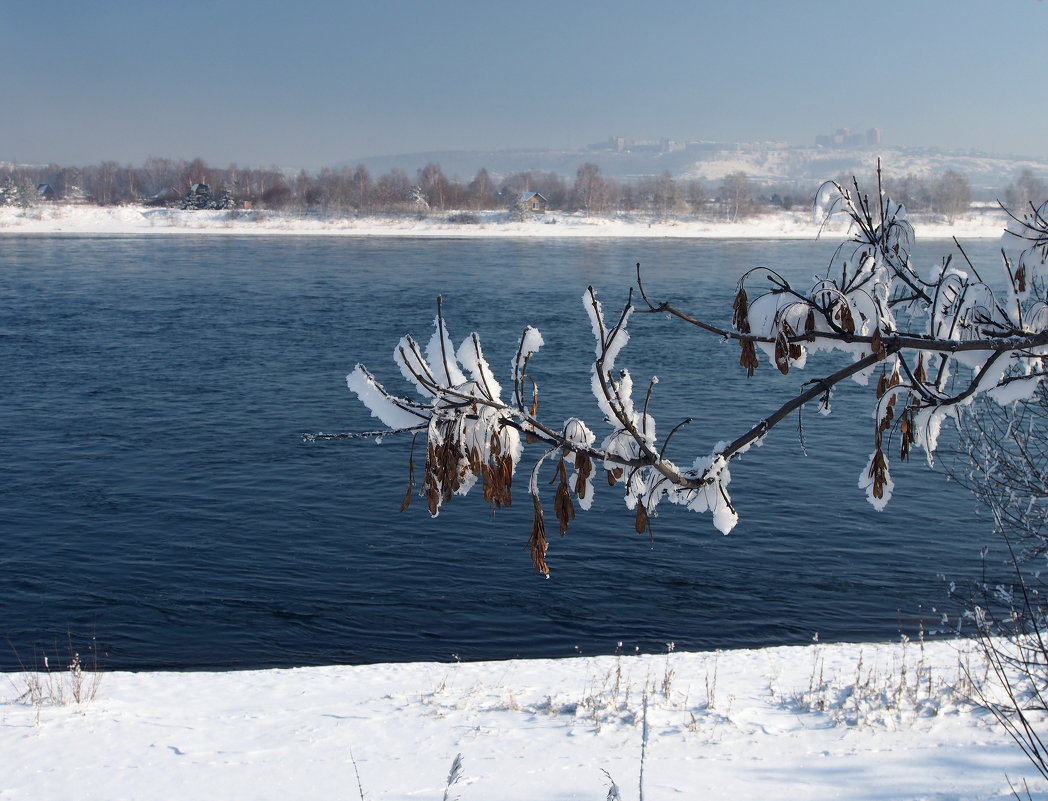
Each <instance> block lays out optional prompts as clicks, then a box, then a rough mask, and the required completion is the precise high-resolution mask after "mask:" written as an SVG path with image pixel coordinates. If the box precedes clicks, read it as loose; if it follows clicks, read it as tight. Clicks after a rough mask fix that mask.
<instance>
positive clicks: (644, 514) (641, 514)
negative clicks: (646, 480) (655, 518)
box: [633, 501, 648, 534]
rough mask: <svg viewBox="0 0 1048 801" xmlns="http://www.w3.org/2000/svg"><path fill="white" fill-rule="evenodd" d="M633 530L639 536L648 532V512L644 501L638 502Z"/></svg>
mask: <svg viewBox="0 0 1048 801" xmlns="http://www.w3.org/2000/svg"><path fill="white" fill-rule="evenodd" d="M633 528H634V529H636V531H637V533H638V534H643V533H645V532H646V531H647V530H648V510H647V509H646V508H645V507H644V503H643V501H637V517H636V519H635V520H634V521H633Z"/></svg>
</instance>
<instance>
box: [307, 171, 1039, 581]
mask: <svg viewBox="0 0 1048 801" xmlns="http://www.w3.org/2000/svg"><path fill="white" fill-rule="evenodd" d="M878 189H879V188H878ZM818 211H819V212H820V213H821V214H825V215H827V216H828V215H831V214H845V215H847V216H848V217H849V218H850V220H851V222H852V235H851V238H850V239H849V240H848V241H846V242H844V243H842V244H841V245H840V247H839V248H838V249H837V251H836V255H835V258H834V260H833V261H832V262H831V265H830V268H829V270H828V271H827V274H826V275H824V276H819V277H817V278H816V279H815V280H814V282H813V283H812V284H811V285H810V286H802V287H798V286H794V285H792V284H791V283H790V282H789V281H788V280H787V279H786V278H784V277H783V276H782V275H780V274H779V273H778V272H776V271H774V270H771V269H767V268H759V269H755V270H751V271H749V272H748V273H746V274H745V275H744V276H743V277H742V278H741V279H740V281H739V284H738V289H737V292H736V295H735V300H734V303H733V306H732V323H731V326H730V327H727V326H721V325H715V324H712V323H710V322H707V321H703V320H700V319H699V318H697V317H695V316H694V315H692V314H690V313H688V312H686V311H684V310H682V309H680V308H678V307H677V306H675V305H673V304H672V303H670V302H668V301H656V300H652V298H651V296H650V295H649V292H648V290H647V289H646V288H645V287H644V285H643V283H642V281H641V276H640V270H639V265H638V280H637V290H638V293H639V296H640V298H641V300H642V306H641V307H640V308H635V307H634V305H633V293H632V291H631V292H630V295H629V297H628V299H627V301H626V303H625V304H624V305H623V306H622V308H621V309H620V310H619V311H618V312H617V313H616V314H615V315H614V316H611V317H609V316H606V314H605V310H604V307H603V305H602V303H601V301H600V300H599V299H598V296H597V292H596V291H595V290H594V289H593V288H592V287H589V288H587V290H586V291H585V292H584V293H583V296H582V304H583V308H584V310H585V312H586V314H587V315H588V317H589V320H590V324H591V328H592V332H593V338H594V358H593V361H592V362H591V365H590V372H591V379H590V386H591V391H592V394H593V397H594V400H595V401H596V406H597V411H598V412H599V414H600V417H601V418H602V423H603V425H604V426H605V428H606V430H605V433H604V435H603V437H602V438H601V437H599V436H598V434H597V433H595V430H594V429H593V428H591V427H590V425H588V424H587V423H586V422H584V420H583V418H582V417H581V416H573V417H571V418H570V419H568V420H567V421H565V422H564V423H563V424H560V425H558V424H553V423H551V422H549V421H542V420H540V419H539V415H538V397H539V388H538V385H537V383H536V382H535V381H534V380H533V379H532V377H531V376H530V375H529V373H528V365H529V363H530V360H531V359H532V358H533V357H534V356H535V354H536V353H538V351H539V349H540V348H541V347H542V345H543V340H542V336H541V334H540V333H539V332H538V331H537V330H536V329H534V328H530V327H529V328H526V329H525V330H524V332H523V334H522V335H521V337H520V341H519V344H518V346H517V348H516V351H515V354H514V357H513V360H512V363H511V365H510V369H511V376H512V381H513V396H512V399H511V401H510V402H508V403H507V402H504V401H503V400H502V397H501V393H502V387H501V385H500V384H499V382H498V380H497V379H496V376H495V372H494V371H493V370H492V369H491V368H490V366H489V365H488V363H487V361H486V360H485V358H484V354H483V350H482V348H481V345H480V338H479V337H478V335H477V334H475V333H473V334H470V335H469V336H468V337H466V338H465V339H464V340H463V341H462V343H461V344H460V345H459V347H458V348H457V349H456V348H455V347H454V346H453V343H452V340H451V335H450V333H449V332H448V329H447V326H446V325H445V321H444V316H443V311H442V308H441V306H440V302H439V300H438V307H437V316H436V318H435V319H434V334H433V336H432V337H431V338H430V340H429V342H428V344H427V346H426V347H425V348H424V349H423V348H422V347H421V346H420V345H419V344H418V343H417V342H416V341H415V340H413V339H412V338H411V337H408V336H406V337H404V338H403V339H402V340H401V342H400V344H399V345H398V347H397V348H396V350H395V353H394V360H395V361H396V363H397V364H398V366H399V367H400V371H401V373H402V375H403V376H404V378H405V379H406V380H407V381H408V382H409V383H410V384H412V385H413V386H414V387H415V390H416V392H417V393H418V394H419V395H420V396H421V397H422V400H421V401H419V400H410V399H405V398H401V397H397V396H395V395H392V394H391V393H389V392H387V391H386V390H385V388H384V387H383V386H382V385H381V384H380V383H379V382H378V381H377V380H376V379H375V378H374V377H373V376H372V375H371V373H369V372H368V371H367V370H366V369H365V368H364V367H363V366H361V365H358V366H357V367H356V369H355V370H354V372H352V373H351V374H350V375H349V376H348V378H347V383H348V385H349V388H350V389H351V390H353V391H354V392H355V393H356V394H357V396H358V397H359V398H360V400H361V402H363V403H364V404H365V405H366V406H367V407H368V408H369V409H370V410H371V412H372V414H373V415H374V416H375V417H377V418H378V419H380V420H381V421H382V422H383V424H385V425H386V426H388V427H389V428H390V430H391V431H392V432H397V431H403V432H420V431H422V430H425V431H426V437H427V457H426V466H425V477H424V480H423V482H422V486H421V490H420V491H421V494H422V495H423V496H424V497H425V498H426V500H427V504H428V507H429V511H430V513H431V514H433V515H436V514H437V513H438V512H439V508H440V506H441V504H442V503H446V502H447V501H449V500H450V499H451V498H452V497H453V496H454V495H456V494H458V495H465V494H466V493H467V492H469V490H470V489H471V488H472V487H473V486H474V485H475V484H476V483H477V482H478V481H479V482H480V483H481V484H482V486H483V488H484V496H485V499H486V500H488V502H489V503H491V504H492V505H494V506H496V507H497V506H504V505H505V506H508V505H509V504H510V503H511V502H512V495H511V485H512V481H513V476H514V474H515V471H516V468H517V466H518V464H519V461H520V458H521V453H522V450H523V445H524V444H525V443H541V444H543V445H544V447H545V448H546V450H545V452H544V454H543V455H542V456H541V458H539V459H538V461H537V463H536V464H535V465H534V467H533V468H532V471H531V480H530V481H529V494H530V495H531V496H532V505H533V509H534V514H535V520H534V524H533V527H532V537H531V552H532V557H533V560H534V563H535V566H536V568H537V569H538V570H540V571H541V572H543V573H547V574H548V567H547V565H546V561H545V554H546V550H547V547H548V546H547V541H546V536H545V522H544V518H543V508H544V507H543V503H542V501H541V500H540V497H539V489H538V487H539V481H538V475H539V473H540V472H541V471H544V470H548V469H552V471H553V480H552V482H551V483H555V484H556V489H555V491H554V497H553V509H554V511H555V514H556V516H557V519H558V522H559V528H560V531H561V533H564V532H565V531H566V530H567V528H568V525H569V524H570V521H571V520H572V519H573V518H574V516H575V506H576V504H577V505H578V506H580V507H581V508H583V509H588V508H589V506H590V504H591V503H592V499H593V494H594V487H593V480H592V479H593V473H594V469H595V467H596V466H598V465H599V466H601V467H603V469H604V471H605V474H606V476H607V479H608V483H609V484H610V485H611V486H619V487H621V489H622V492H623V498H624V502H625V504H626V506H627V508H629V509H631V510H633V511H635V514H636V528H637V530H638V531H645V530H647V528H648V526H649V521H650V518H651V517H652V516H653V515H655V514H657V511H656V510H657V507H658V505H659V504H660V503H661V502H662V501H664V500H665V501H669V502H670V503H674V504H678V505H682V506H686V507H688V508H689V509H692V510H694V511H709V512H711V514H712V516H713V520H714V523H715V525H716V526H717V528H719V529H720V530H721V531H723V532H724V533H728V532H729V531H730V530H731V529H732V527H733V526H734V525H735V523H736V521H737V519H738V518H737V514H736V511H735V508H734V505H733V504H732V501H731V498H730V495H729V493H728V485H729V483H730V473H729V469H728V468H729V464H730V462H731V461H732V460H733V459H734V458H735V457H737V456H738V455H740V454H741V453H743V452H745V451H746V450H747V449H749V448H750V447H751V446H752V445H753V444H755V443H757V442H758V441H759V440H761V439H762V438H763V437H764V436H766V435H767V434H768V432H769V431H771V430H772V429H773V428H774V427H775V426H776V425H777V424H778V423H779V422H781V421H782V420H784V419H785V418H787V417H788V416H789V415H791V414H792V413H793V412H794V411H797V410H798V409H800V408H801V407H802V406H803V405H805V404H807V403H809V402H812V401H815V400H818V401H819V403H820V407H821V409H822V410H823V411H824V412H828V411H829V409H830V398H831V394H832V391H833V390H834V389H835V388H836V387H838V385H840V384H841V382H843V381H844V380H845V379H848V378H853V379H855V380H856V381H857V382H858V383H859V384H861V385H866V384H867V383H868V382H869V379H870V378H871V377H872V376H874V375H875V374H876V377H877V381H876V390H875V392H874V394H873V396H872V397H871V408H872V420H873V434H874V436H873V441H874V450H873V452H872V453H871V455H870V459H869V462H868V465H867V468H866V469H865V470H864V471H863V473H862V475H861V476H860V478H859V486H860V488H862V489H865V490H866V492H867V494H868V497H869V500H870V502H871V503H872V504H873V505H874V506H875V507H877V508H883V507H884V505H885V504H886V503H887V502H888V500H889V498H890V497H891V492H892V487H893V484H892V479H891V476H890V458H889V455H888V452H887V443H888V441H897V442H898V453H899V458H900V459H907V458H909V454H910V452H911V450H912V448H913V447H919V448H921V449H923V450H924V451H925V453H926V455H927V458H928V460H929V462H930V461H931V460H932V458H933V454H934V452H935V449H936V445H937V443H938V437H939V431H940V429H941V426H942V423H943V422H944V421H945V420H946V419H950V418H954V417H956V416H957V415H958V414H959V413H960V412H961V409H962V408H963V407H965V406H967V405H968V404H970V403H971V402H972V400H973V399H974V398H976V397H977V396H979V395H985V396H987V397H992V398H994V399H995V400H997V401H998V402H1000V403H1010V402H1012V401H1014V400H1015V399H1017V398H1021V397H1028V396H1029V395H1030V394H1031V393H1033V392H1034V390H1035V389H1036V388H1037V386H1038V384H1039V383H1040V382H1041V380H1042V378H1043V377H1044V375H1045V373H1046V365H1045V364H1044V360H1045V356H1046V355H1048V303H1046V298H1045V295H1044V290H1043V287H1044V285H1045V283H1044V280H1043V278H1044V276H1043V273H1044V269H1045V256H1046V255H1048V222H1046V217H1048V215H1046V214H1045V211H1046V208H1045V207H1044V206H1042V207H1041V208H1040V209H1033V210H1032V212H1031V213H1030V214H1027V215H1026V216H1025V217H1023V218H1022V219H1021V220H1019V219H1018V218H1016V219H1015V220H1014V221H1013V225H1012V229H1011V234H1012V235H1013V236H1014V237H1015V238H1016V239H1017V241H1021V242H1023V244H1024V245H1025V246H1026V247H1025V249H1024V251H1023V252H1022V254H1021V255H1020V256H1019V258H1018V261H1017V262H1015V264H1012V263H1011V262H1009V261H1008V260H1007V259H1005V260H1004V262H1003V264H1002V265H1001V267H1002V278H1001V281H1000V282H999V283H1000V284H1001V285H1002V286H1003V287H1004V293H1003V295H1002V296H1001V297H998V296H997V295H996V294H995V292H994V291H993V290H992V289H991V287H990V285H989V284H987V283H984V282H983V280H982V279H981V277H980V275H979V272H978V270H976V268H975V266H974V265H972V264H971V262H970V261H968V259H967V256H966V255H965V254H963V251H962V255H963V256H964V261H965V262H967V265H966V266H967V269H961V268H960V267H959V266H957V265H956V264H954V263H953V260H952V259H950V258H946V259H944V260H943V261H942V263H941V264H940V265H938V266H936V267H935V268H934V269H932V270H931V271H930V272H929V273H928V274H927V275H926V276H923V277H922V275H921V273H920V272H919V271H918V270H917V269H916V268H915V267H914V266H913V265H912V264H911V261H910V248H911V246H912V243H913V229H912V228H911V227H910V225H909V223H907V222H906V211H905V209H904V208H903V207H902V206H900V205H898V204H895V203H893V202H892V201H891V200H890V199H888V198H887V197H886V196H883V194H881V193H880V192H879V191H878V194H877V195H876V196H875V197H874V198H873V200H871V199H870V197H869V196H868V195H864V194H862V193H861V191H860V189H859V186H858V184H854V185H853V186H852V187H849V188H846V187H844V186H842V185H840V184H837V183H829V184H827V185H825V186H824V187H823V189H822V191H821V192H820V197H819V209H818ZM757 278H759V279H761V284H760V286H759V290H758V291H754V287H753V282H754V280H755V279H757ZM656 312H664V313H668V314H670V315H672V316H673V317H674V318H677V319H679V320H683V321H685V322H687V323H689V324H691V325H694V326H696V327H697V328H699V329H701V330H703V331H705V332H709V333H712V334H715V335H716V336H718V337H721V338H724V339H729V340H734V341H736V342H738V343H739V346H740V348H741V354H740V358H739V364H740V366H741V367H742V368H744V369H745V370H746V371H747V373H748V374H750V375H752V374H753V373H754V372H755V371H756V370H757V369H758V368H759V367H760V365H761V363H762V361H763V359H767V360H768V361H769V362H770V363H771V364H773V365H775V368H776V369H777V370H778V371H779V372H780V373H782V374H784V375H785V374H788V373H789V372H790V371H791V370H794V369H802V368H804V367H806V366H807V365H808V363H809V359H810V358H811V357H815V356H818V355H820V354H823V353H829V352H838V353H841V354H844V356H845V358H847V359H848V363H847V364H846V365H844V366H843V367H838V368H837V369H835V370H833V371H832V372H830V373H828V374H827V375H825V376H824V377H822V378H817V379H815V380H812V381H809V382H807V383H806V384H805V385H804V387H803V388H802V391H800V392H799V393H797V394H795V395H793V396H791V397H789V398H787V399H786V401H785V402H783V403H782V404H781V405H780V406H779V407H778V409H776V410H774V411H773V412H772V413H771V414H769V415H768V416H767V417H765V418H764V419H762V420H761V421H759V422H758V423H757V424H756V425H755V426H751V427H750V428H749V429H748V430H747V431H745V432H743V433H742V434H740V435H738V436H736V437H735V438H734V439H732V440H730V441H725V442H722V443H719V444H717V445H716V446H715V447H714V448H713V449H712V451H711V452H710V453H708V454H705V455H699V456H698V457H691V458H690V461H686V462H685V463H684V464H686V465H687V466H686V467H679V466H678V464H677V462H675V461H673V460H671V459H670V458H669V457H668V456H667V451H668V450H669V448H668V445H669V442H668V439H667V440H666V441H663V442H660V441H659V439H658V436H657V431H656V421H655V419H654V418H653V417H652V415H651V414H650V413H649V400H650V398H651V395H652V393H653V392H654V391H655V390H656V386H657V385H658V379H657V378H651V379H650V381H649V382H648V384H647V390H646V392H645V394H644V397H643V398H642V399H640V400H639V401H638V398H636V397H635V395H634V384H633V378H632V375H631V374H630V372H629V371H628V370H626V369H624V368H621V367H619V366H618V364H617V362H618V359H619V357H620V355H621V353H622V352H623V349H624V348H625V347H626V345H627V344H628V342H629V326H630V325H631V323H632V322H633V321H634V318H635V316H636V314H637V313H642V314H644V313H656ZM762 354H763V358H762ZM467 375H468V377H467ZM671 378H672V377H671ZM659 386H661V385H659ZM696 400H697V402H701V399H696ZM686 422H688V421H675V424H674V425H673V427H672V429H671V431H670V433H671V435H672V433H673V432H674V431H676V430H677V429H678V428H679V427H680V426H681V425H684V424H685V423H686ZM890 431H894V432H896V433H897V436H896V437H892V438H888V437H885V436H884V434H885V433H887V432H890ZM316 436H317V437H318V438H319V437H321V436H323V435H316ZM336 436H344V435H336ZM522 436H523V441H522ZM598 441H599V444H598Z"/></svg>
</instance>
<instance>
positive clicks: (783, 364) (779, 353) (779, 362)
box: [775, 323, 790, 375]
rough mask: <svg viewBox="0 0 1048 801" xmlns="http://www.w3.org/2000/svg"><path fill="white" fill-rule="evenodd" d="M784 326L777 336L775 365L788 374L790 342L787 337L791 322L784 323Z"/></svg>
mask: <svg viewBox="0 0 1048 801" xmlns="http://www.w3.org/2000/svg"><path fill="white" fill-rule="evenodd" d="M782 327H783V330H780V331H779V334H778V336H776V337H775V366H776V367H778V368H779V372H780V373H782V374H783V375H786V374H788V373H789V372H790V343H789V341H788V340H787V339H786V337H787V334H786V329H789V324H788V323H783V325H782Z"/></svg>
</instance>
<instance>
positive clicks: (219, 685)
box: [0, 641, 1044, 801]
mask: <svg viewBox="0 0 1048 801" xmlns="http://www.w3.org/2000/svg"><path fill="white" fill-rule="evenodd" d="M978 663H979V659H978V656H977V652H976V651H975V650H974V648H973V646H972V644H971V643H968V642H965V641H935V642H932V643H927V644H923V645H922V644H920V643H912V642H911V643H903V644H893V645H870V644H867V645H813V646H809V647H782V648H768V649H763V650H756V651H753V650H739V651H726V652H718V653H673V652H668V653H666V654H662V655H655V656H622V657H614V656H610V657H595V658H574V659H563V660H555V661H553V660H534V661H511V662H487V663H462V664H437V663H415V664H380V665H367V666H359V667H348V666H341V667H321V668H302V669H295V670H264V671H245V672H225V673H104V674H101V680H100V682H99V684H98V686H97V692H96V694H95V698H94V700H92V701H90V702H86V703H82V704H79V705H77V704H72V703H71V704H68V705H65V706H55V705H52V704H50V703H49V702H47V700H46V699H45V700H44V701H43V703H42V704H41V705H36V706H34V705H33V704H31V703H28V701H23V702H17V701H15V700H14V698H16V697H17V696H18V695H19V694H20V693H22V692H23V691H24V690H25V688H26V676H25V675H24V674H6V675H0V700H2V704H0V788H2V792H0V796H2V797H3V798H4V799H12V801H28V800H29V799H33V801H39V800H40V799H65V798H74V797H75V798H79V799H82V801H90V800H91V799H142V798H160V799H163V798H177V799H179V801H194V799H208V800H209V801H211V800H212V799H234V798H250V799H254V800H255V801H264V799H279V800H280V801H286V799H298V798H338V799H356V798H359V797H361V795H363V797H364V798H366V799H368V801H372V800H373V799H374V800H376V801H377V799H411V798H426V799H440V798H441V795H442V793H443V791H444V785H445V780H446V777H447V775H448V772H449V769H450V767H451V764H452V760H453V758H454V757H455V755H456V754H459V753H461V754H462V756H463V760H464V771H463V777H462V780H461V781H460V782H459V783H458V785H457V786H456V787H455V788H454V790H453V792H452V793H451V796H450V797H453V798H454V797H458V798H461V799H462V801H531V800H532V799H594V800H596V799H603V798H605V797H606V795H607V790H608V787H609V784H608V780H607V778H606V777H605V774H604V771H607V773H608V774H609V775H610V776H611V777H612V778H613V779H614V781H615V782H616V783H617V784H618V786H619V788H620V791H621V794H622V798H623V799H624V801H629V799H636V798H637V795H638V793H637V787H638V774H639V771H640V766H641V751H642V746H643V741H644V737H645V734H644V732H645V712H644V709H645V698H646V699H647V729H648V736H647V744H646V747H645V748H646V756H645V761H644V794H645V797H646V798H648V799H667V798H688V799H714V798H730V799H733V801H751V800H752V801H758V799H759V800H760V801H766V799H768V798H776V799H784V800H786V799H805V801H819V800H820V799H831V798H832V799H879V800H881V801H889V800H894V799H929V800H930V799H938V800H939V801H947V799H949V800H950V801H956V800H957V799H965V801H976V800H977V799H996V798H1003V797H1008V796H1009V790H1008V781H1007V779H1006V774H1007V776H1008V777H1010V778H1011V779H1012V781H1017V780H1021V779H1022V777H1031V776H1032V774H1033V770H1032V768H1031V767H1030V766H1028V765H1027V763H1026V762H1025V759H1024V757H1023V756H1022V754H1021V753H1020V752H1019V750H1018V749H1017V748H1016V747H1015V746H1014V745H1013V744H1012V743H1011V741H1010V740H1009V739H1008V738H1007V736H1006V735H1005V733H1004V732H1003V730H1002V729H1001V728H1000V727H999V726H998V725H997V724H996V723H995V722H994V720H993V718H992V716H991V715H990V714H989V712H987V711H986V710H985V709H982V708H979V707H977V706H975V705H974V704H972V703H970V701H969V700H968V699H969V698H970V691H969V690H968V689H967V688H966V684H967V682H968V679H967V677H966V668H968V669H969V670H971V671H972V672H973V674H974V675H981V672H980V669H979V668H978ZM85 681H86V682H88V683H87V684H85V685H84V686H85V688H90V687H91V685H90V684H89V681H90V677H87V678H86V679H85ZM55 684H56V685H58V686H64V687H65V689H66V691H67V692H68V690H69V685H70V682H69V679H68V674H67V673H62V674H61V676H60V678H59V679H58V680H56V681H55ZM45 688H46V683H45ZM354 763H355V767H354ZM357 772H359V782H360V789H359V790H358V786H357V780H358V779H357ZM1031 782H1032V778H1031ZM1031 789H1033V790H1034V793H1035V797H1038V798H1040V797H1044V796H1042V795H1038V794H1037V791H1038V789H1039V788H1038V786H1037V785H1035V784H1033V783H1032V784H1031ZM1040 789H1043V788H1040Z"/></svg>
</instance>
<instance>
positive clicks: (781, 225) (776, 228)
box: [0, 204, 1008, 239]
mask: <svg viewBox="0 0 1048 801" xmlns="http://www.w3.org/2000/svg"><path fill="white" fill-rule="evenodd" d="M911 222H912V223H913V225H914V229H915V231H916V234H917V236H918V237H919V238H926V239H933V238H949V237H957V238H958V239H976V238H979V239H981V238H994V237H999V236H1001V234H1002V233H1003V232H1004V229H1005V226H1006V225H1007V222H1008V218H1007V215H1005V213H1004V212H1003V211H1000V210H991V209H981V210H977V211H973V212H972V213H971V214H969V215H966V216H965V217H962V218H957V219H955V220H952V221H950V220H946V219H945V218H942V217H938V216H934V215H924V216H922V215H913V216H912V218H911ZM846 232H847V224H846V222H845V221H844V220H843V219H842V220H831V221H830V223H829V224H827V225H821V221H818V220H814V219H813V217H812V214H811V213H810V212H798V211H782V212H776V213H770V214H763V215H760V216H757V217H752V218H749V219H745V220H739V221H738V222H727V221H720V222H718V221H714V220H708V219H695V218H656V217H651V216H650V215H642V214H634V215H618V216H615V217H588V216H585V215H581V214H562V213H557V212H549V213H546V214H542V215H535V216H534V218H533V219H530V220H526V221H524V222H513V221H510V220H509V219H508V215H507V213H506V212H444V213H439V214H438V213H431V214H429V215H427V216H425V217H408V216H401V217H392V216H374V217H341V218H336V217H319V216H309V215H296V214H285V213H282V212H272V211H254V210H252V211H183V210H180V209H166V208H150V207H146V206H108V207H101V206H87V205H62V204H53V205H47V206H34V207H32V208H29V209H26V210H25V211H22V210H21V209H15V208H0V234H5V233H14V234H63V233H69V234H103V235H105V234H109V235H118V234H190V233H192V234H215V235H218V234H227V235H229V234H232V235H238V236H244V235H253V234H254V235H267V236H274V235H299V236H375V237H378V236H414V237H549V238H556V237H608V238H613V237H624V238H627V237H628V238H668V237H676V238H696V239H700V238H705V239H814V238H815V237H816V236H819V235H821V236H839V235H842V234H846Z"/></svg>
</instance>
